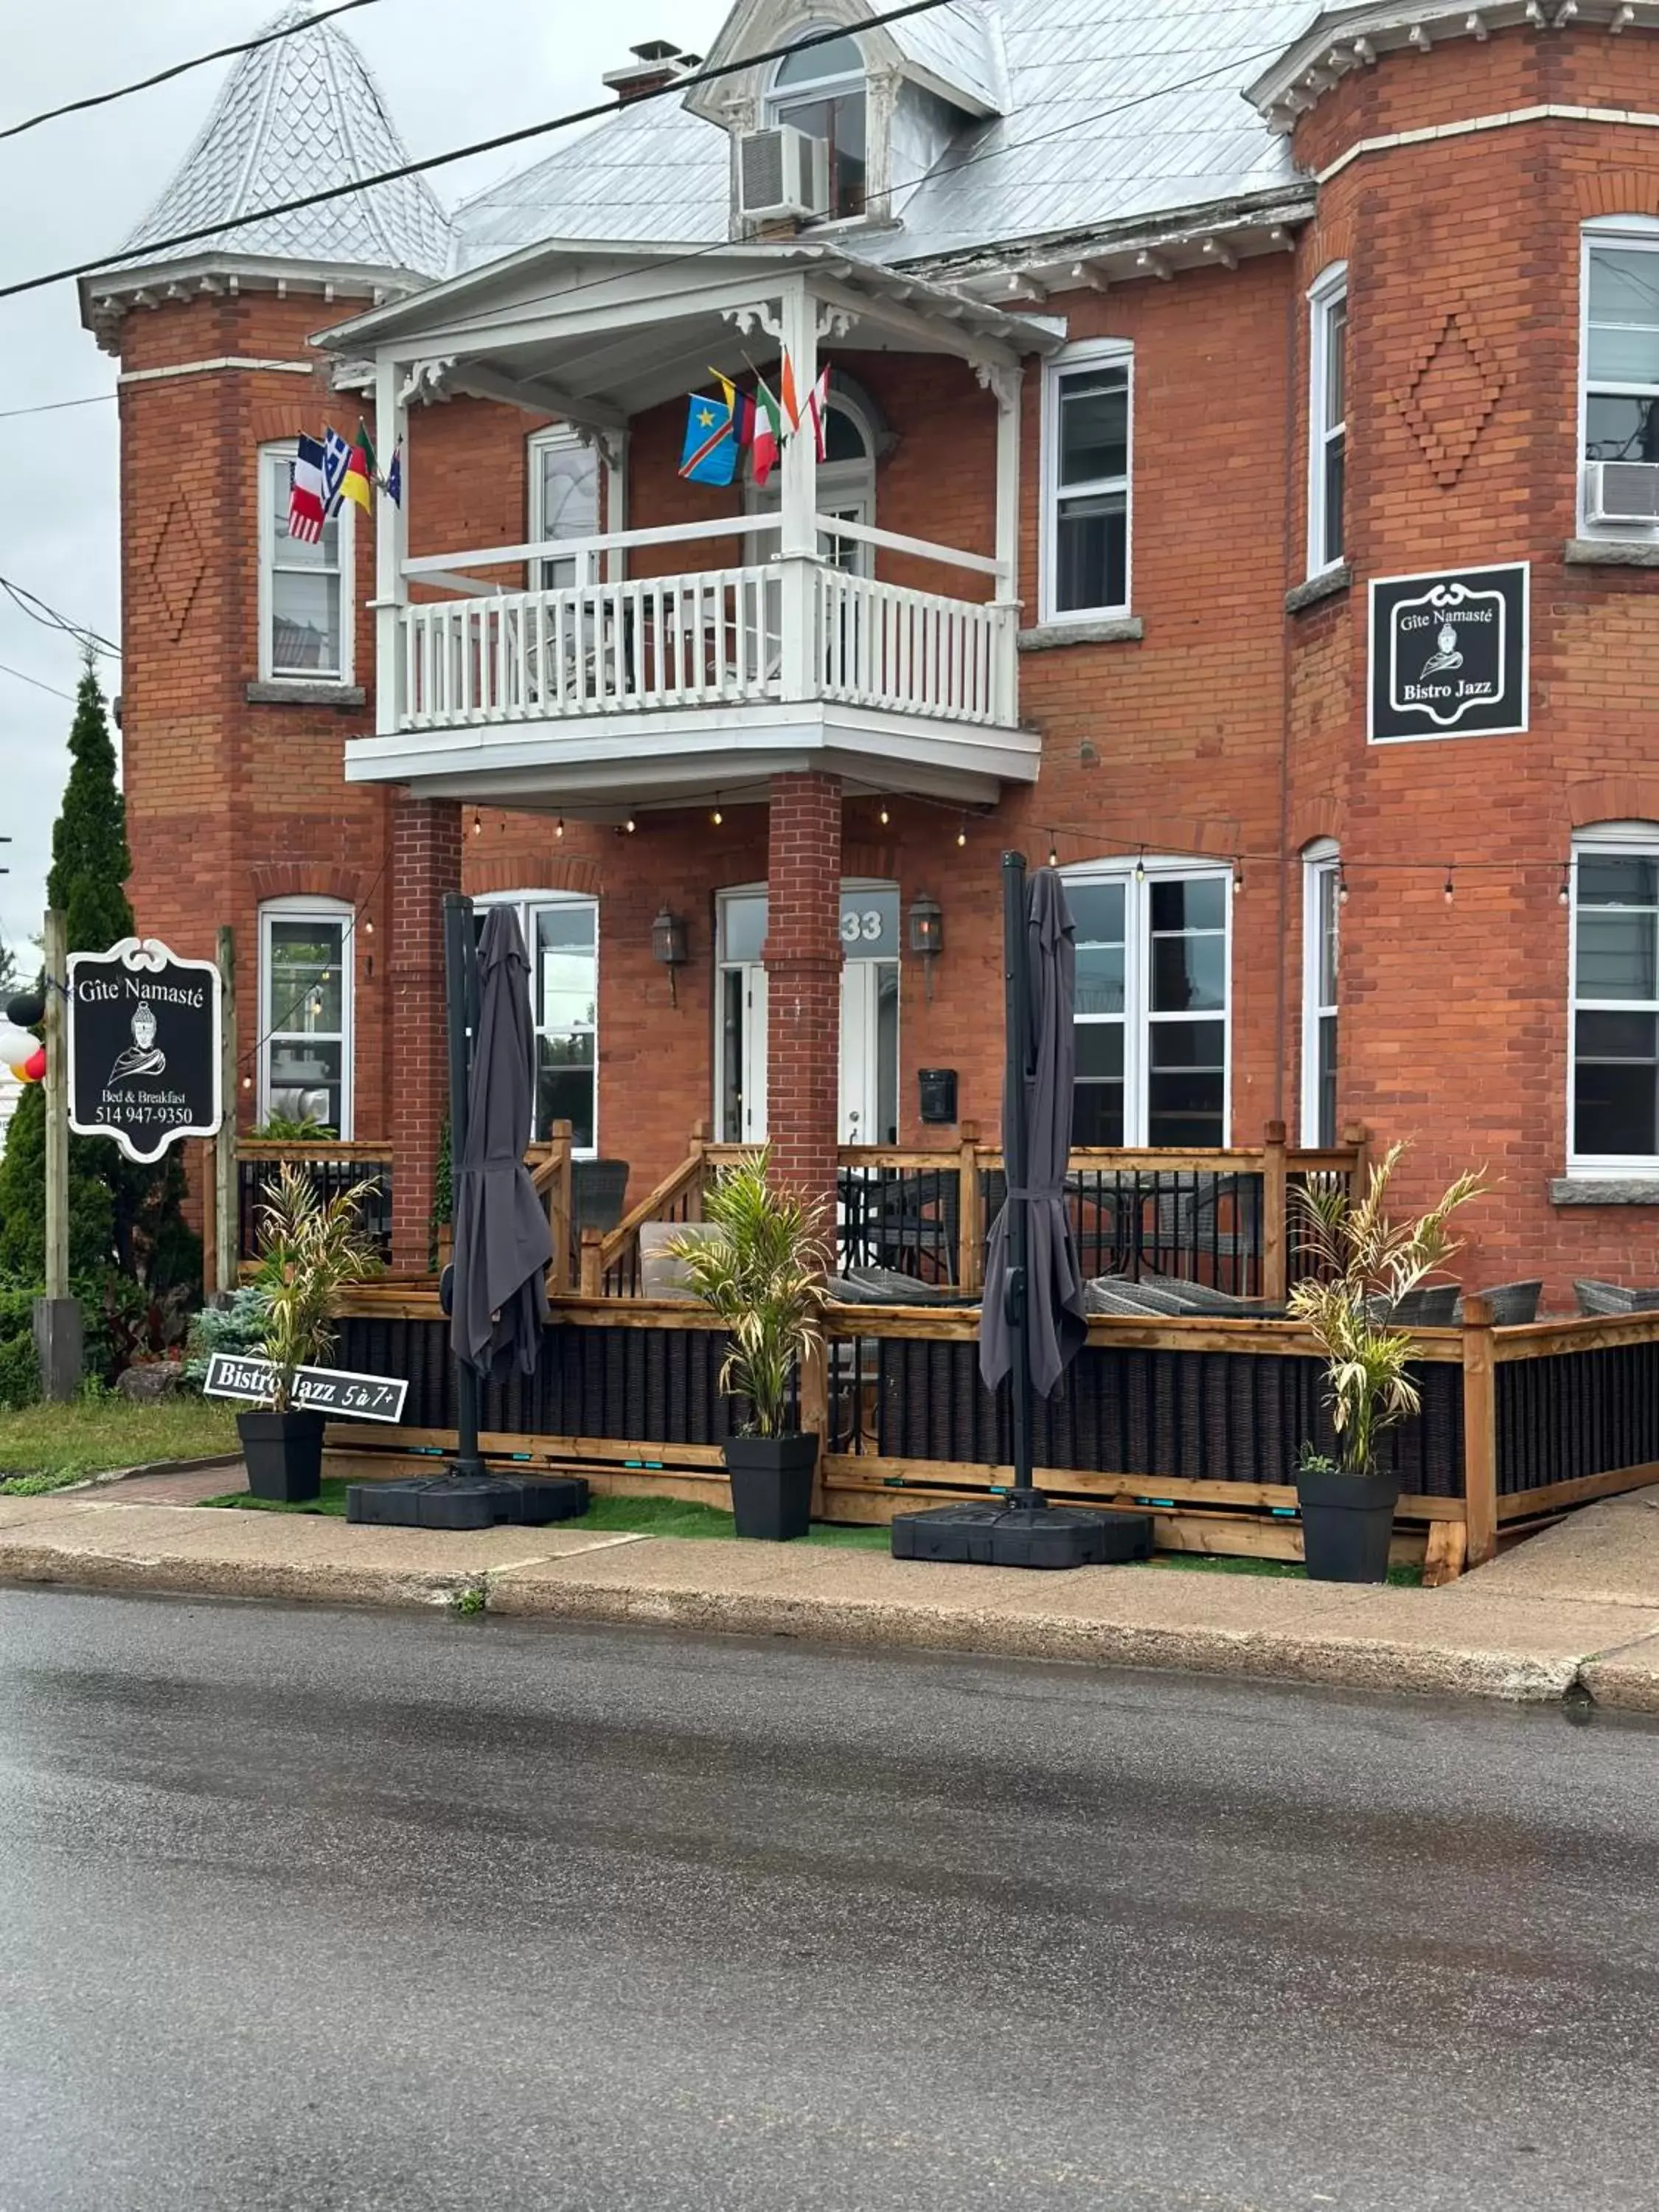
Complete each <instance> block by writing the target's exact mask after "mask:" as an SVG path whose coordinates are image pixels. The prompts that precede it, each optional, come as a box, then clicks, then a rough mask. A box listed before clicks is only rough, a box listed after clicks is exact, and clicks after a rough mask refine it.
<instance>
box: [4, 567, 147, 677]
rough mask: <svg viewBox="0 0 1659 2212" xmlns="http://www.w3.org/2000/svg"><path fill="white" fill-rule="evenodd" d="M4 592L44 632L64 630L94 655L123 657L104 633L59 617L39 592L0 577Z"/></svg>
mask: <svg viewBox="0 0 1659 2212" xmlns="http://www.w3.org/2000/svg"><path fill="white" fill-rule="evenodd" d="M0 592H4V593H5V594H6V596H7V598H8V599H10V601H11V602H12V604H13V605H14V606H15V608H16V609H17V611H18V612H19V613H20V614H25V615H27V617H28V618H29V620H30V621H31V622H34V623H40V627H41V629H55V630H61V631H62V632H63V634H64V636H65V637H72V638H73V639H74V640H75V641H76V644H77V645H80V646H89V647H91V648H92V650H93V651H94V653H106V654H107V655H108V656H109V657H110V659H112V660H118V659H120V658H121V648H120V647H119V646H118V645H112V644H111V643H110V641H109V640H108V639H107V638H106V636H105V635H103V633H102V631H101V630H95V629H88V627H87V626H86V624H85V623H77V622H71V621H70V618H69V617H68V616H67V615H63V614H59V613H58V610H57V608H56V607H54V606H49V605H47V603H46V600H45V599H42V598H41V597H40V594H39V593H38V592H31V591H28V590H27V589H26V588H25V587H24V586H23V585H21V584H14V583H13V582H12V580H11V579H10V578H9V576H0Z"/></svg>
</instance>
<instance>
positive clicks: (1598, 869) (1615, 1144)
mask: <svg viewBox="0 0 1659 2212" xmlns="http://www.w3.org/2000/svg"><path fill="white" fill-rule="evenodd" d="M1571 890H1572V941H1571V953H1570V958H1569V969H1570V975H1571V1030H1572V1035H1571V1053H1570V1060H1571V1078H1570V1083H1569V1089H1568V1095H1567V1164H1568V1166H1569V1168H1570V1169H1571V1168H1577V1169H1579V1170H1582V1171H1583V1172H1586V1173H1594V1174H1596V1175H1602V1176H1605V1175H1618V1174H1620V1173H1628V1174H1642V1175H1651V1174H1652V1173H1653V1172H1654V1170H1655V1167H1656V1165H1659V823H1653V822H1612V823H1601V824H1598V825H1597V826H1596V827H1595V828H1594V829H1585V830H1581V831H1580V832H1579V833H1578V835H1577V836H1576V837H1575V838H1574V839H1573V848H1572V881H1571Z"/></svg>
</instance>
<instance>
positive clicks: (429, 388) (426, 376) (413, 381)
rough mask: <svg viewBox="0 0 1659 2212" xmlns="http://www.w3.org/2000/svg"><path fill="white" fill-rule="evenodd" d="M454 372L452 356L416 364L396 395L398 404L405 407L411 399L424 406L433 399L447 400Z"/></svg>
mask: <svg viewBox="0 0 1659 2212" xmlns="http://www.w3.org/2000/svg"><path fill="white" fill-rule="evenodd" d="M454 370H455V356H453V354H451V355H449V356H447V357H446V358H444V359H442V360H440V361H417V362H415V363H414V365H413V366H412V367H411V368H410V372H409V374H408V375H407V377H405V378H404V384H403V388H402V390H401V391H400V392H398V405H399V406H400V407H407V406H408V404H409V403H410V400H411V399H418V400H420V401H421V402H422V404H425V403H427V402H428V401H430V400H434V399H447V398H450V397H451V394H450V390H449V380H450V378H451V376H452V375H453V374H454Z"/></svg>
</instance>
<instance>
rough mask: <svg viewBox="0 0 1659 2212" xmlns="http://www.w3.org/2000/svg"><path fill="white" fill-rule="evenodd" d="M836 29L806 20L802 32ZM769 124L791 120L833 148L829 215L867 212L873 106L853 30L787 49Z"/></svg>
mask: <svg viewBox="0 0 1659 2212" xmlns="http://www.w3.org/2000/svg"><path fill="white" fill-rule="evenodd" d="M831 28H833V26H832V25H830V24H828V23H807V24H805V25H804V26H803V27H802V31H801V35H802V36H803V37H805V36H806V35H808V34H809V33H813V32H817V31H826V30H829V29H831ZM766 119H767V122H768V124H769V125H774V124H779V123H787V124H790V125H793V127H794V129H796V130H797V131H805V133H806V136H807V137H809V138H822V139H823V142H824V143H825V145H826V146H827V147H828V148H829V220H830V221H831V222H846V221H848V220H850V219H852V218H854V217H855V216H861V215H862V214H863V213H864V209H865V199H866V191H867V188H868V171H869V147H868V143H867V137H868V132H867V125H868V106H867V102H866V96H865V70H864V56H863V54H862V52H860V48H859V42H858V40H856V39H855V38H854V37H853V35H852V34H851V33H850V32H849V33H846V34H845V35H844V36H842V37H841V38H839V39H826V40H824V41H823V44H822V45H821V46H804V47H802V48H800V49H799V50H798V51H797V52H794V53H793V54H786V55H785V56H784V58H783V59H782V60H781V62H780V63H779V64H777V67H776V68H775V70H774V71H773V73H772V88H771V92H770V94H769V97H768V100H767V103H766Z"/></svg>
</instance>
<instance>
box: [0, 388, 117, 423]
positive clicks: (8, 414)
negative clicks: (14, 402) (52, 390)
mask: <svg viewBox="0 0 1659 2212" xmlns="http://www.w3.org/2000/svg"><path fill="white" fill-rule="evenodd" d="M114 397H115V394H114V393H113V392H88V395H87V397H86V398H84V399H44V400H42V401H41V402H40V404H39V406H36V407H0V422H15V421H16V419H17V417H18V416H20V415H61V414H62V413H63V411H64V409H65V408H66V407H101V406H103V405H105V404H106V402H108V401H109V400H112V399H113V398H114Z"/></svg>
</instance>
